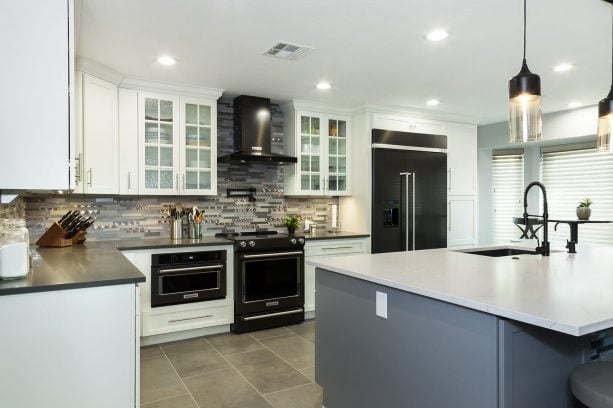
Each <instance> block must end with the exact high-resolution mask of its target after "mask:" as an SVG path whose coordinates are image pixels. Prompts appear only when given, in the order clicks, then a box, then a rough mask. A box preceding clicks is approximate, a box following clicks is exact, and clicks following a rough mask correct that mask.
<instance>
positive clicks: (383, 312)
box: [376, 291, 387, 319]
mask: <svg viewBox="0 0 613 408" xmlns="http://www.w3.org/2000/svg"><path fill="white" fill-rule="evenodd" d="M376 305H377V306H376V309H377V310H376V314H377V316H379V317H382V318H384V319H387V293H383V292H379V291H377V296H376Z"/></svg>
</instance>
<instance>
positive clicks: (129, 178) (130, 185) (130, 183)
mask: <svg viewBox="0 0 613 408" xmlns="http://www.w3.org/2000/svg"><path fill="white" fill-rule="evenodd" d="M130 174H131V173H130V172H128V190H129V189H130V188H132V181H131V177H130Z"/></svg>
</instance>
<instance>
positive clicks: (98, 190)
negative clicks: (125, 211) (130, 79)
mask: <svg viewBox="0 0 613 408" xmlns="http://www.w3.org/2000/svg"><path fill="white" fill-rule="evenodd" d="M77 75H80V76H82V77H81V78H82V85H81V92H80V94H81V98H80V106H79V109H80V111H81V112H80V113H81V114H80V121H79V122H80V123H79V131H80V132H78V134H79V137H78V139H79V140H78V145H79V146H80V149H79V151H78V152H77V159H78V160H77V161H76V162H77V166H76V169H77V180H76V181H77V182H78V183H79V186H80V188H81V189H82V191H79V192H83V193H86V194H118V193H119V178H118V166H119V137H118V121H117V113H118V112H117V86H116V85H115V84H112V83H110V82H107V81H103V80H101V79H98V78H96V77H94V76H91V75H88V74H85V73H77Z"/></svg>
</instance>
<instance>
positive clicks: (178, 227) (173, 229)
mask: <svg viewBox="0 0 613 408" xmlns="http://www.w3.org/2000/svg"><path fill="white" fill-rule="evenodd" d="M170 238H171V239H172V240H175V241H180V240H182V239H183V222H182V221H181V220H172V222H171V224H170Z"/></svg>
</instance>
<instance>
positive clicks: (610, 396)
mask: <svg viewBox="0 0 613 408" xmlns="http://www.w3.org/2000/svg"><path fill="white" fill-rule="evenodd" d="M570 389H571V391H572V393H573V395H574V396H575V398H577V399H578V400H579V401H581V402H582V403H583V404H585V405H587V406H588V408H613V362H604V361H601V362H596V363H588V364H582V365H580V366H579V367H577V368H575V369H574V370H573V372H572V374H571V375H570Z"/></svg>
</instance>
